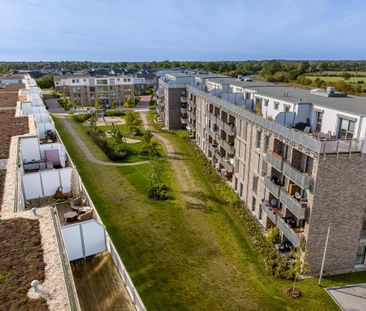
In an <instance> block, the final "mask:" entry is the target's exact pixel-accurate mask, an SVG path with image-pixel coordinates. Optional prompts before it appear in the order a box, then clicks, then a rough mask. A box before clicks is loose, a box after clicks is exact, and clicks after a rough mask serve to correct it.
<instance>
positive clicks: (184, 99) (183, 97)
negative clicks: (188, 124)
mask: <svg viewBox="0 0 366 311" xmlns="http://www.w3.org/2000/svg"><path fill="white" fill-rule="evenodd" d="M180 102H181V103H186V102H187V96H186V95H182V96H181V97H180Z"/></svg>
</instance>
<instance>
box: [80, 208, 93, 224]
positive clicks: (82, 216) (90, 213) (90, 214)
mask: <svg viewBox="0 0 366 311" xmlns="http://www.w3.org/2000/svg"><path fill="white" fill-rule="evenodd" d="M77 218H78V221H86V220H91V219H93V209H92V208H91V207H90V208H89V209H88V210H87V211H86V212H85V213H83V214H80V215H79V216H78V217H77Z"/></svg>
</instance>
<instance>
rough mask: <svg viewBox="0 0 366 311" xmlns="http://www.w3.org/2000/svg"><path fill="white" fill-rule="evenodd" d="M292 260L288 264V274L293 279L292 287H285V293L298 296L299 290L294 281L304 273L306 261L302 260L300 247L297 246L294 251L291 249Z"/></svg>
mask: <svg viewBox="0 0 366 311" xmlns="http://www.w3.org/2000/svg"><path fill="white" fill-rule="evenodd" d="M292 257H293V260H292V261H291V262H290V264H289V270H288V273H289V276H290V278H293V279H294V283H293V285H292V288H287V289H286V294H287V295H289V296H291V297H293V298H298V297H300V296H301V291H300V290H299V289H297V288H296V287H295V286H296V282H297V280H298V279H299V278H300V276H301V274H303V273H306V271H307V269H306V263H305V260H302V258H301V257H302V256H301V249H300V248H298V249H297V250H296V251H292Z"/></svg>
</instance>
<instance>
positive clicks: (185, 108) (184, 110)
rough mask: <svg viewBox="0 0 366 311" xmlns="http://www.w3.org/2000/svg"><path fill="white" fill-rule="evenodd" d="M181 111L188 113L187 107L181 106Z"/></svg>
mask: <svg viewBox="0 0 366 311" xmlns="http://www.w3.org/2000/svg"><path fill="white" fill-rule="evenodd" d="M180 112H181V113H187V112H188V109H187V107H180Z"/></svg>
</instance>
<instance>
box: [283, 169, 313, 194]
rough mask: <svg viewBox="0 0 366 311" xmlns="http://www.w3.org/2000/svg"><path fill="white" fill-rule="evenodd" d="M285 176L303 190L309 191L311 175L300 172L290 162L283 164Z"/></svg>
mask: <svg viewBox="0 0 366 311" xmlns="http://www.w3.org/2000/svg"><path fill="white" fill-rule="evenodd" d="M283 175H285V176H286V177H288V178H289V179H291V180H292V181H293V182H294V183H296V184H297V185H298V186H300V187H301V188H303V189H308V188H309V186H310V181H311V177H310V175H308V174H307V173H302V172H300V171H298V170H297V169H295V168H294V167H293V166H292V165H291V164H290V163H288V162H284V164H283Z"/></svg>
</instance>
